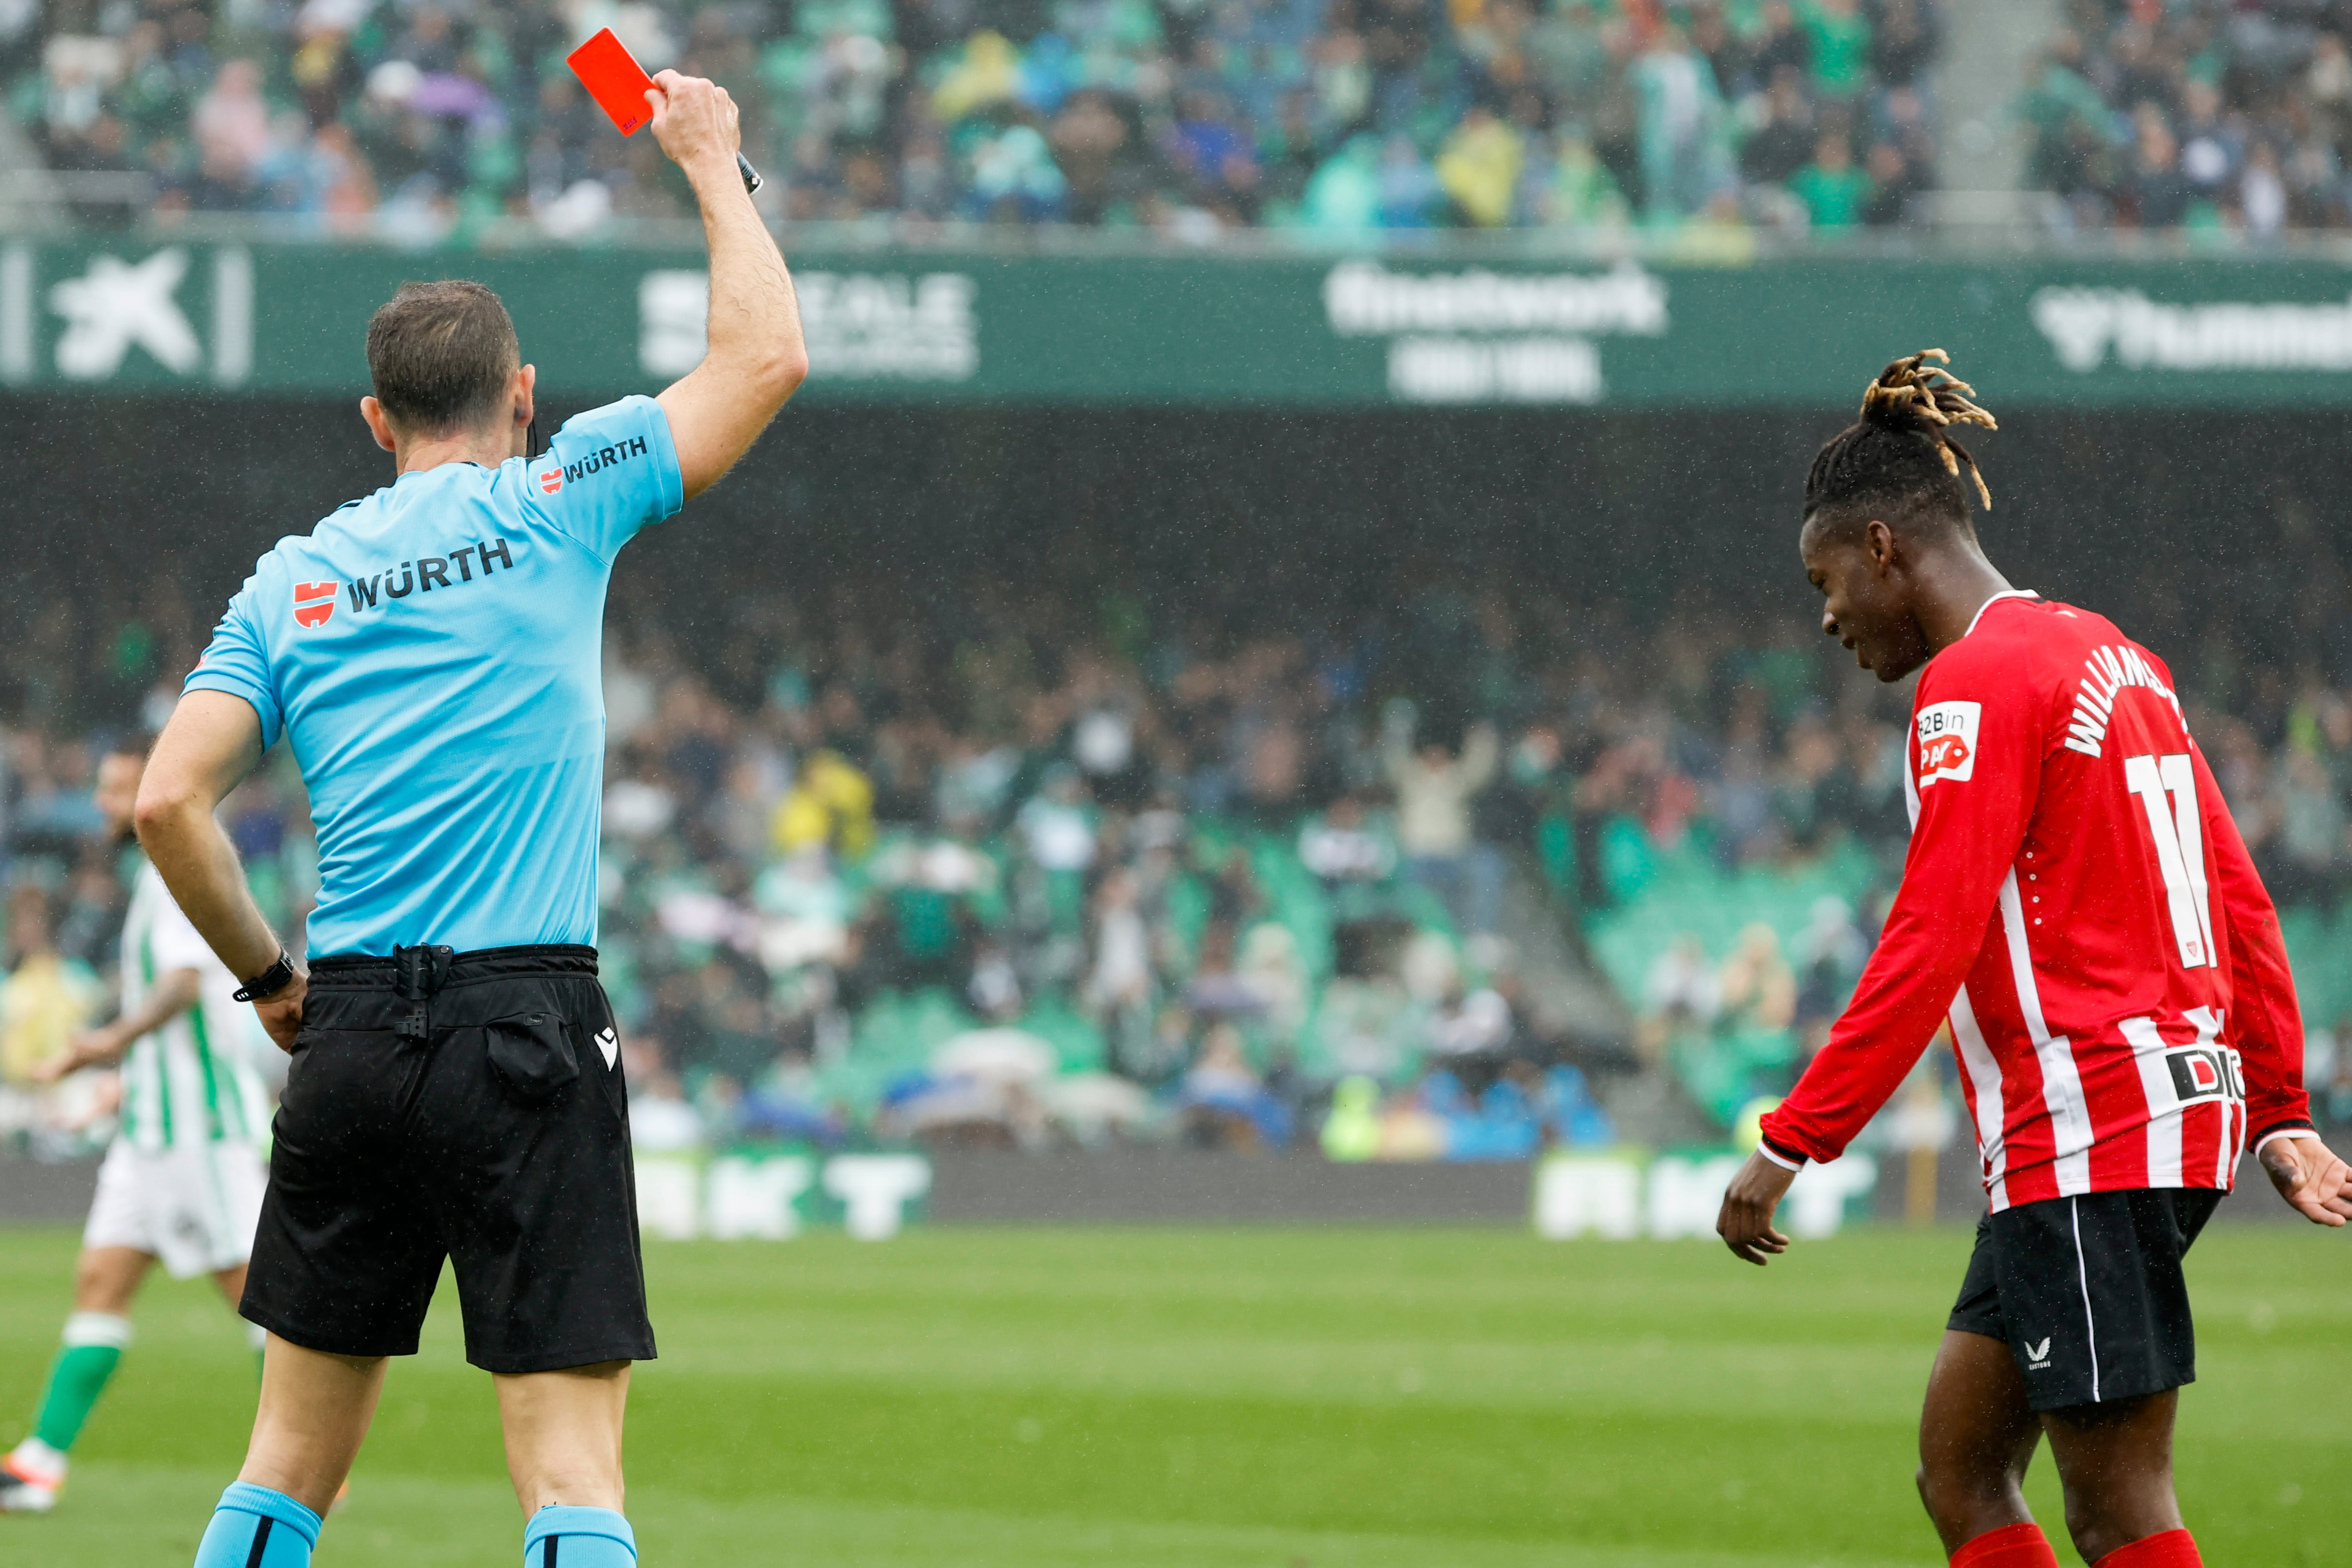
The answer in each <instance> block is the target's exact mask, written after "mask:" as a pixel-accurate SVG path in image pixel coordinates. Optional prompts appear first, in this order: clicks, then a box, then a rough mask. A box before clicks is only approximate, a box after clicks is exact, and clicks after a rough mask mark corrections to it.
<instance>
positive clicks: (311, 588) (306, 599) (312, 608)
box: [294, 582, 343, 631]
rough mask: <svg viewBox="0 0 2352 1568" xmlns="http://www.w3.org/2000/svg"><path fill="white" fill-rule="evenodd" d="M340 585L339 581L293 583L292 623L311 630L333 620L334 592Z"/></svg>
mask: <svg viewBox="0 0 2352 1568" xmlns="http://www.w3.org/2000/svg"><path fill="white" fill-rule="evenodd" d="M342 586H343V585H342V584H341V583H340V582H298V583H296V584H295V585H294V624H296V625H297V626H299V627H301V628H302V629H303V630H304V631H312V630H315V629H316V628H318V627H320V626H324V625H325V624H326V623H327V622H330V621H331V620H333V619H334V615H335V594H336V592H337V591H338V590H340V589H341V587H342Z"/></svg>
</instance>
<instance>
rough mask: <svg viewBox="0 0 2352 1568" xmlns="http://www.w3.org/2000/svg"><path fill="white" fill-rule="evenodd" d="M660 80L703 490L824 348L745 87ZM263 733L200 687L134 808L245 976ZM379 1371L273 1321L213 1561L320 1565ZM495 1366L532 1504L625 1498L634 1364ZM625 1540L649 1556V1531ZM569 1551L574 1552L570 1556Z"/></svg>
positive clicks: (494, 427) (656, 111)
mask: <svg viewBox="0 0 2352 1568" xmlns="http://www.w3.org/2000/svg"><path fill="white" fill-rule="evenodd" d="M655 82H656V86H655V87H654V88H653V89H651V90H650V91H648V93H647V94H646V97H647V99H649V101H650V102H651V104H652V107H653V120H652V125H653V131H654V135H655V137H656V140H657V141H659V142H660V143H661V147H662V151H663V152H666V153H667V154H668V156H669V157H670V158H671V159H672V160H673V161H674V162H677V165H678V166H679V168H680V169H681V170H682V171H683V172H685V174H686V176H687V179H688V182H689V183H691V184H692V185H693V187H694V191H695V193H696V196H697V198H698V200H699V202H700V204H701V207H702V219H703V228H704V233H705V235H706V237H707V239H708V241H709V248H710V314H709V350H708V352H707V354H706V356H705V358H704V360H703V361H702V363H701V364H700V365H698V366H697V367H696V368H695V369H694V370H693V371H690V372H689V373H688V375H687V376H685V377H684V378H683V379H682V380H680V381H678V382H676V383H675V384H674V385H672V386H670V387H669V388H668V389H667V390H666V391H665V392H662V393H661V394H660V397H659V398H658V400H657V401H658V402H659V403H660V405H661V408H662V411H663V413H665V415H666V416H667V420H668V423H669V426H670V434H671V437H672V440H673V442H674V444H675V445H676V448H677V465H678V471H679V478H680V480H681V483H682V488H683V490H684V494H685V497H687V498H688V499H691V498H693V497H695V496H698V495H699V494H700V493H701V492H703V491H704V490H707V489H709V487H710V486H712V485H714V484H716V483H718V481H719V478H720V477H721V476H724V475H725V474H726V472H727V470H728V469H729V468H730V467H731V466H732V465H734V463H735V462H736V460H737V459H738V458H740V456H742V455H743V454H744V453H745V452H746V451H748V450H749V449H750V448H751V444H752V442H753V441H755V440H756V439H758V437H759V434H760V433H761V430H763V429H765V428H766V426H767V424H768V423H769V421H771V420H772V419H773V418H774V417H775V414H776V413H777V411H778V410H779V409H781V408H782V406H783V404H784V402H785V400H786V399H788V398H789V397H790V396H791V395H792V394H793V392H794V391H795V390H796V389H797V388H798V387H799V385H800V383H801V381H802V380H803V377H804V376H805V375H806V374H807V370H808V359H807V353H806V350H805V348H804V346H803V341H802V336H801V326H800V311H799V306H798V302H797V301H796V300H795V298H793V286H792V278H791V276H790V274H789V272H788V271H787V269H786V267H785V266H784V261H783V257H782V255H781V254H780V253H779V252H778V250H777V248H776V245H775V241H774V240H773V239H772V237H771V236H770V235H769V233H768V231H767V227H766V225H765V224H764V222H763V221H762V220H761V217H760V215H759V214H758V213H757V212H756V211H755V210H754V209H753V207H752V205H751V198H750V196H749V195H748V194H747V193H745V192H744V190H743V186H742V182H741V177H740V174H739V173H738V172H737V168H736V152H737V148H738V146H739V144H740V136H739V133H738V130H737V120H736V109H735V104H734V102H733V100H732V99H730V98H729V97H728V95H727V93H726V91H725V90H724V89H721V88H719V87H718V86H716V85H714V84H713V83H711V82H709V81H706V80H703V79H701V78H692V77H684V76H680V75H679V74H678V73H677V72H676V71H663V72H662V73H661V74H660V75H659V76H657V77H656V78H655ZM531 384H532V382H531V371H530V367H528V366H525V367H524V368H523V369H522V370H521V371H520V372H519V373H518V379H517V384H516V392H517V394H518V395H517V399H516V402H515V406H514V408H513V409H512V411H511V413H512V417H511V419H510V420H509V418H508V417H507V416H506V415H505V414H504V413H501V414H499V415H494V416H492V420H491V422H490V423H488V425H486V426H485V427H483V428H480V429H477V430H472V431H462V432H459V433H457V434H453V435H447V436H441V437H436V440H435V444H436V446H445V447H447V448H448V450H447V451H446V452H436V453H435V454H434V455H432V456H431V458H430V459H429V461H442V462H446V461H467V462H478V463H481V464H483V465H485V466H488V467H491V468H496V467H497V466H498V465H499V464H500V463H502V462H504V461H506V460H507V459H509V458H511V457H518V456H522V455H525V453H524V444H525V439H526V438H525V432H526V429H527V427H528V425H529V423H530V416H531V411H530V388H531ZM362 412H363V413H365V414H366V415H367V417H368V422H369V424H370V426H371V428H373V429H374V431H375V434H376V435H377V439H378V441H379V442H380V443H381V444H383V445H384V446H386V447H388V448H391V449H392V450H393V451H394V457H395V460H396V461H398V462H399V464H400V466H401V469H402V471H403V472H407V471H410V470H412V469H414V468H415V467H418V466H425V465H429V461H428V462H426V463H420V462H419V461H418V456H417V453H416V450H415V449H416V448H417V447H418V446H420V445H422V444H424V443H423V441H422V440H421V439H419V440H416V441H411V440H409V439H408V438H406V437H404V435H403V434H402V433H401V432H400V431H398V430H396V429H394V428H393V427H391V426H390V425H389V424H388V423H384V422H383V416H382V410H381V409H380V407H379V406H378V405H377V404H376V401H375V400H374V399H373V398H369V399H366V400H363V403H362ZM261 740H262V732H261V729H260V727H259V720H258V718H257V716H256V714H255V711H254V709H253V708H252V707H251V706H248V705H247V703H245V702H243V701H241V700H239V699H238V698H236V697H234V696H228V695H224V694H223V693H221V692H218V691H206V690H196V691H191V692H190V693H189V694H188V695H187V696H186V697H184V699H183V700H182V702H181V704H180V706H179V708H178V710H177V711H176V712H175V714H174V715H173V719H172V722H171V724H170V725H169V726H168V727H167V728H166V729H165V731H164V733H163V737H161V738H160V739H159V740H158V742H157V744H156V748H155V752H154V755H153V758H152V760H151V761H150V763H149V765H148V768H147V774H146V777H145V779H144V780H143V781H142V787H141V790H140V799H139V811H138V823H139V834H140V838H141V841H142V842H143V843H144V844H145V846H146V849H147V852H148V854H149V855H150V857H151V858H152V860H153V861H154V862H155V866H156V869H157V870H158V871H159V872H161V873H163V880H164V883H166V885H167V886H169V887H170V889H171V891H172V894H173V898H174V899H175V900H176V901H177V902H178V903H179V904H180V906H181V908H182V909H183V910H184V911H185V912H186V914H187V915H188V916H189V918H190V919H191V920H192V921H193V922H194V924H195V925H196V928H197V930H199V931H200V932H202V933H203V935H204V936H205V940H206V941H207V942H208V943H210V944H211V946H212V947H213V948H214V950H215V952H216V953H218V954H219V955H220V956H221V958H222V960H223V962H225V963H226V964H227V965H228V966H229V967H230V969H231V970H232V971H233V972H234V973H236V974H238V975H247V976H260V975H262V974H264V973H265V971H268V970H269V969H270V968H271V967H272V966H273V965H274V964H275V963H276V961H277V960H278V956H279V955H280V954H281V953H282V951H283V949H282V948H281V947H280V946H279V944H278V937H277V936H276V934H275V933H273V932H272V931H271V930H270V928H269V926H268V923H267V922H266V921H265V920H264V919H263V918H262V916H261V915H260V912H259V911H258V910H257V908H256V907H255V906H254V904H253V901H252V898H251V895H250V894H249V893H248V892H247V888H246V883H245V879H244V875H243V873H242V870H241V868H240V867H239V866H238V864H237V859H236V851H235V849H234V848H232V847H231V845H230V844H229V841H228V839H227V837H226V834H225V833H224V832H223V831H222V830H221V828H220V825H219V823H218V821H216V820H215V816H214V811H215V808H216V807H217V806H218V805H219V803H220V801H221V800H222V799H223V798H224V797H226V795H227V794H228V792H229V791H230V789H234V788H235V787H236V784H237V782H238V781H239V780H240V779H243V778H244V777H245V775H246V774H247V773H248V772H250V771H251V770H252V768H253V767H254V766H255V765H256V764H257V763H258V762H259V760H260V759H261V755H262V749H263V747H262V745H261ZM305 989H306V981H305V979H304V977H301V976H299V974H298V975H297V977H295V979H294V980H292V981H291V982H289V983H287V984H286V985H285V988H283V989H282V990H278V991H274V992H272V993H271V994H270V995H269V996H268V997H267V998H265V999H264V1000H262V1001H258V1002H257V1003H256V1004H255V1007H256V1009H257V1012H258V1013H259V1014H260V1016H261V1020H262V1023H263V1025H264V1027H265V1028H267V1029H268V1031H269V1033H270V1035H271V1037H272V1038H273V1039H274V1040H277V1042H278V1045H279V1046H280V1048H281V1049H286V1050H289V1051H290V1050H291V1049H292V1046H293V1040H294V1037H295V1035H296V1033H297V1032H298V1031H299V1030H300V1028H301V1023H302V1011H303V997H304V993H305ZM383 1371H384V1361H383V1357H380V1356H369V1357H362V1356H348V1355H335V1354H326V1353H322V1352H320V1351H315V1350H309V1349H305V1348H303V1347H301V1346H299V1345H296V1344H294V1343H290V1342H289V1341H287V1340H284V1339H281V1338H279V1337H278V1335H276V1334H274V1333H273V1334H271V1335H270V1337H269V1342H268V1351H267V1354H266V1356H265V1361H264V1370H263V1375H262V1388H261V1404H260V1409H259V1412H258V1414H257V1416H256V1418H255V1421H254V1430H253V1440H252V1445H251V1448H249V1450H248V1452H247V1459H246V1463H245V1468H244V1469H243V1470H241V1471H240V1472H239V1476H238V1484H237V1485H236V1486H235V1487H232V1488H231V1489H230V1494H231V1495H230V1496H229V1497H225V1498H224V1499H223V1500H222V1505H221V1511H220V1512H219V1513H216V1514H215V1528H214V1529H213V1530H211V1531H207V1532H206V1535H205V1544H204V1545H203V1546H202V1547H200V1548H199V1550H198V1553H197V1558H196V1564H197V1568H215V1564H218V1565H219V1568H307V1564H308V1563H309V1562H310V1552H311V1548H312V1547H313V1546H314V1545H315V1543H316V1542H317V1539H318V1532H319V1527H320V1516H321V1515H322V1514H323V1513H324V1511H326V1509H327V1508H328V1507H329V1505H330V1504H331V1502H332V1501H333V1500H334V1497H335V1494H336V1492H337V1491H338V1490H340V1489H341V1486H342V1483H343V1480H344V1479H345V1477H346V1476H347V1475H348V1474H349V1473H350V1470H351V1467H352V1460H353V1459H354V1458H356V1457H357V1456H358V1453H359V1449H360V1445H361V1443H362V1440H363V1439H364V1438H365V1437H366V1436H367V1430H368V1426H369V1423H370V1422H371V1421H372V1420H373V1417H374V1415H375V1407H376V1401H377V1398H378V1396H380V1395H381V1393H382V1392H383ZM495 1381H496V1385H497V1388H498V1395H499V1415H500V1417H501V1419H502V1421H503V1423H504V1426H505V1430H506V1444H507V1462H508V1468H509V1471H510V1473H511V1475H512V1477H513V1480H514V1487H515V1496H516V1499H517V1500H518V1501H519V1502H520V1504H521V1506H522V1509H523V1511H524V1512H525V1514H526V1515H527V1516H533V1517H537V1516H539V1515H540V1511H541V1510H544V1509H549V1508H567V1509H579V1510H611V1511H614V1512H617V1511H619V1509H620V1507H621V1504H622V1497H623V1490H622V1473H621V1429H622V1417H623V1413H624V1408H625V1404H626V1401H627V1396H628V1386H629V1364H628V1363H626V1362H611V1363H606V1364H601V1365H592V1366H581V1367H574V1368H571V1369H569V1370H566V1371H558V1372H540V1373H531V1374H525V1375H498V1376H497V1377H496V1379H495ZM239 1510H243V1512H241V1513H240V1512H239ZM548 1517H552V1516H548ZM232 1518H235V1519H237V1520H241V1521H243V1522H242V1523H238V1524H234V1525H232V1526H230V1527H228V1528H227V1529H226V1530H224V1529H223V1528H222V1523H221V1521H223V1520H227V1519H232ZM216 1538H217V1539H216ZM525 1539H526V1542H529V1541H530V1540H531V1539H532V1538H531V1536H530V1535H529V1534H527V1535H526V1537H525ZM566 1539H572V1538H571V1537H567V1538H566ZM549 1555H550V1556H551V1555H552V1553H550V1554H549ZM629 1555H630V1559H631V1560H634V1547H633V1546H632V1547H631V1549H630V1553H629ZM572 1560H573V1559H572V1553H571V1552H569V1551H568V1550H567V1552H566V1553H565V1556H564V1559H563V1561H564V1562H565V1563H567V1564H570V1563H572ZM603 1560H604V1559H602V1558H598V1559H596V1561H603ZM582 1561H583V1562H587V1561H588V1559H586V1558H583V1559H582Z"/></svg>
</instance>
